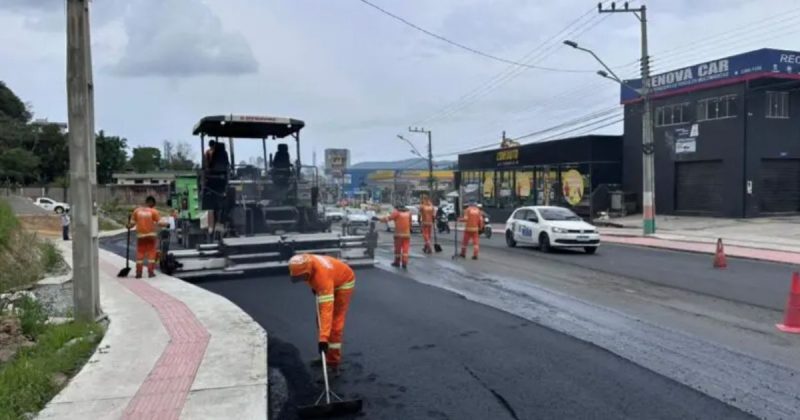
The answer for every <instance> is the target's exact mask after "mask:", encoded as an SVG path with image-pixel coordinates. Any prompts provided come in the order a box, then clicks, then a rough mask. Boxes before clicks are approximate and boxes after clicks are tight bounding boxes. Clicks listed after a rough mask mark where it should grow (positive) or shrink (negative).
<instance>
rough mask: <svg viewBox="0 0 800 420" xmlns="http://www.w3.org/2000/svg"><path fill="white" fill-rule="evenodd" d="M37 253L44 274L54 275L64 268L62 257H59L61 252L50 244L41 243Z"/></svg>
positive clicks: (48, 242)
mask: <svg viewBox="0 0 800 420" xmlns="http://www.w3.org/2000/svg"><path fill="white" fill-rule="evenodd" d="M39 253H40V255H39V259H40V261H41V262H42V268H44V272H45V273H55V272H57V271H58V270H60V269H62V268H63V267H64V265H65V262H64V257H63V256H61V251H59V250H58V248H57V247H56V246H55V244H53V243H52V242H50V241H42V243H41V244H39Z"/></svg>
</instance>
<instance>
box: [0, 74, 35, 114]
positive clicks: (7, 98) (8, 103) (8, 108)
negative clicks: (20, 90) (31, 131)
mask: <svg viewBox="0 0 800 420" xmlns="http://www.w3.org/2000/svg"><path fill="white" fill-rule="evenodd" d="M0 115H5V116H7V117H9V118H11V119H13V120H16V121H19V122H21V123H27V122H28V121H30V119H31V113H30V111H29V110H28V107H27V106H25V103H24V102H22V100H21V99H19V97H18V96H17V95H16V94H15V93H14V92H13V91H12V90H11V89H9V88H8V86H6V84H5V83H4V82H2V81H0Z"/></svg>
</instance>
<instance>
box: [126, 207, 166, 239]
mask: <svg viewBox="0 0 800 420" xmlns="http://www.w3.org/2000/svg"><path fill="white" fill-rule="evenodd" d="M131 220H132V221H133V223H134V224H136V237H137V238H146V237H148V236H156V227H157V226H158V222H159V221H160V220H161V215H160V214H158V210H156V209H154V208H150V207H138V208H136V210H134V211H133V214H131Z"/></svg>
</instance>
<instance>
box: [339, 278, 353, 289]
mask: <svg viewBox="0 0 800 420" xmlns="http://www.w3.org/2000/svg"><path fill="white" fill-rule="evenodd" d="M354 287H356V281H355V280H350V281H348V282H347V283H345V284H343V285H341V286H339V287H337V288H336V289H335V290H347V289H352V288H354Z"/></svg>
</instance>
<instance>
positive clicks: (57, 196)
mask: <svg viewBox="0 0 800 420" xmlns="http://www.w3.org/2000/svg"><path fill="white" fill-rule="evenodd" d="M0 195H21V196H23V197H28V198H32V199H33V198H37V197H50V198H52V199H54V200H60V201H65V202H69V189H68V188H67V189H65V188H60V187H25V188H19V189H9V188H2V189H0ZM148 195H152V196H153V197H155V198H156V201H157V202H158V203H164V202H166V200H167V198H169V185H142V186H127V185H126V186H123V185H101V186H98V187H97V203H98V204H99V205H102V204H105V203H108V202H111V201H114V200H116V201H118V202H119V203H120V204H140V203H142V202H144V199H145V198H146V197H147V196H148Z"/></svg>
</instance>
